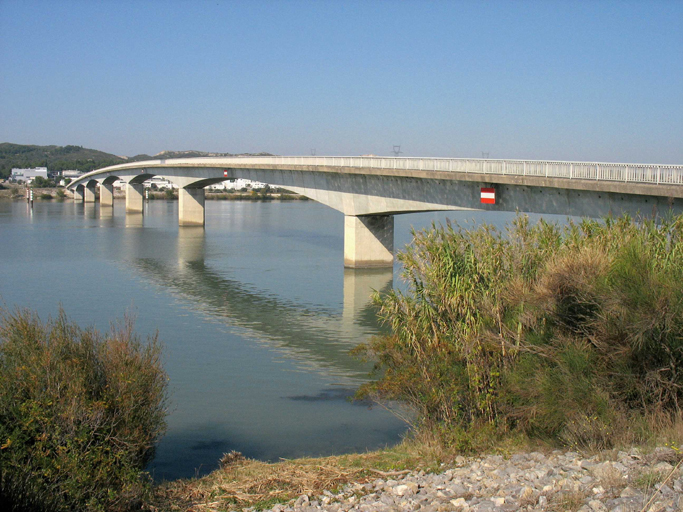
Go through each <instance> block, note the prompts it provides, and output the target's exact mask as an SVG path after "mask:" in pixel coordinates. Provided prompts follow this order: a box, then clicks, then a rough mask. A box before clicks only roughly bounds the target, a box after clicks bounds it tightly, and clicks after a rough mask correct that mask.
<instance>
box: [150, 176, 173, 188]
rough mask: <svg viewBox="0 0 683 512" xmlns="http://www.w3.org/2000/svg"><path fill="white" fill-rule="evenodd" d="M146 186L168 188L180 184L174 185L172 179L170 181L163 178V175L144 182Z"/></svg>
mask: <svg viewBox="0 0 683 512" xmlns="http://www.w3.org/2000/svg"><path fill="white" fill-rule="evenodd" d="M144 187H145V188H152V189H154V188H156V189H157V190H166V189H171V190H173V189H175V188H178V185H174V184H173V183H171V182H170V181H168V180H167V179H165V178H162V177H161V176H153V177H151V178H150V179H148V180H147V181H145V182H144Z"/></svg>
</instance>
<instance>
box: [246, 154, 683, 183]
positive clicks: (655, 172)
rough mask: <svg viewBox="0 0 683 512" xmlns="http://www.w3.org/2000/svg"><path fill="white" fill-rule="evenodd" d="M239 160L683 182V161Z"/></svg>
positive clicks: (350, 158) (363, 157) (281, 158)
mask: <svg viewBox="0 0 683 512" xmlns="http://www.w3.org/2000/svg"><path fill="white" fill-rule="evenodd" d="M239 161H241V162H244V163H254V164H280V165H315V166H327V167H357V168H372V169H399V170H421V171H447V172H461V173H468V174H470V173H471V174H503V175H515V176H539V177H546V178H566V179H581V180H600V181H623V182H636V183H653V184H658V185H659V184H671V185H683V165H656V164H620V163H604V162H560V161H545V160H491V159H478V158H473V159H468V158H391V157H365V156H362V157H347V156H276V157H239Z"/></svg>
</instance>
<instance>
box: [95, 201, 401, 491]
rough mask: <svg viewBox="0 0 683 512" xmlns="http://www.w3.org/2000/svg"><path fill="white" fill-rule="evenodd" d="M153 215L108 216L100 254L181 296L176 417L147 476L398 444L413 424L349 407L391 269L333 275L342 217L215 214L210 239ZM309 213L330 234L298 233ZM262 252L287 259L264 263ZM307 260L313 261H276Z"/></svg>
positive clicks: (175, 348) (235, 209) (169, 353)
mask: <svg viewBox="0 0 683 512" xmlns="http://www.w3.org/2000/svg"><path fill="white" fill-rule="evenodd" d="M147 206H148V207H149V211H146V212H145V215H144V217H143V215H142V214H140V215H131V214H130V213H128V214H127V215H121V214H118V216H117V215H114V217H110V216H109V215H108V214H107V212H104V213H105V214H104V215H100V216H99V226H100V227H108V226H118V227H122V228H123V229H121V230H120V234H121V238H119V239H118V240H117V241H115V242H112V241H109V242H107V243H110V244H112V245H111V246H110V247H107V248H105V249H104V251H108V252H109V253H110V254H112V255H116V256H115V259H116V261H117V262H118V263H117V264H118V265H119V266H121V267H122V268H124V267H125V271H126V272H130V271H131V270H132V271H133V273H134V274H135V275H136V276H137V277H139V278H140V279H139V281H140V282H142V283H143V286H145V287H146V288H148V289H152V290H158V292H154V293H155V294H156V293H158V294H160V295H161V296H171V297H172V298H171V299H170V300H171V303H172V304H174V306H173V308H172V309H174V310H175V311H176V315H177V317H176V318H174V319H172V320H170V321H169V320H167V317H166V316H165V315H164V314H163V313H160V317H159V322H160V327H161V338H162V341H163V342H164V344H165V345H166V347H165V354H166V358H167V363H166V366H167V369H168V371H169V374H170V376H171V388H172V401H173V403H174V404H175V407H176V409H175V410H173V411H172V413H171V415H170V416H169V432H168V434H167V435H166V436H165V437H164V438H163V439H162V441H161V443H160V446H159V449H158V451H157V458H156V459H155V461H154V462H153V464H152V467H151V469H152V471H154V473H155V475H156V477H157V478H177V477H179V476H185V477H187V476H192V475H193V474H194V473H193V471H194V469H195V468H200V467H201V470H200V473H205V472H206V471H208V470H211V469H213V468H215V467H216V465H217V461H218V459H219V458H220V457H221V455H222V454H223V453H224V452H227V451H230V450H232V449H238V450H240V451H242V452H243V453H244V454H245V455H247V456H250V457H255V458H259V459H263V460H277V459H278V458H279V457H295V456H299V455H326V454H333V453H341V452H348V451H364V450H366V449H369V448H376V447H380V446H384V445H386V444H391V443H395V442H397V441H398V440H399V439H400V435H401V433H402V432H404V431H405V429H406V427H407V425H405V423H403V422H402V421H400V420H398V419H397V418H394V417H392V416H391V415H390V414H388V413H386V412H385V411H382V410H381V408H375V409H373V410H371V411H370V410H368V406H369V405H370V404H367V403H355V404H354V403H350V402H349V401H348V399H349V398H350V397H351V396H352V394H353V392H354V391H355V389H356V388H357V387H358V385H359V384H360V383H361V382H363V381H365V380H367V378H368V374H369V372H370V370H371V365H370V364H367V363H364V362H362V361H360V360H358V359H357V358H355V357H353V356H351V355H350V354H349V351H350V349H352V348H353V347H355V346H356V345H357V344H359V343H361V342H364V341H367V340H368V339H369V338H370V337H371V336H373V335H375V334H377V333H378V332H381V327H380V326H379V325H378V321H377V318H376V314H375V310H374V307H373V306H372V304H371V299H370V296H371V293H372V291H373V290H378V291H387V290H389V289H390V288H391V287H392V285H393V270H392V269H386V268H383V269H342V268H341V267H340V266H339V265H334V264H333V262H335V261H337V260H336V258H330V257H329V255H330V254H334V255H335V256H336V254H337V253H336V251H335V249H336V247H335V244H338V243H339V242H340V240H337V238H335V237H334V236H332V240H329V239H328V237H330V235H327V234H325V233H326V232H327V233H329V224H330V221H331V224H334V223H335V222H336V221H337V220H338V219H339V216H338V215H337V214H336V213H335V212H331V211H330V210H327V209H324V207H322V206H320V205H316V204H313V203H308V204H296V205H284V204H281V205H279V206H278V205H275V204H262V205H249V206H247V205H244V206H243V205H237V204H227V203H226V204H221V205H215V208H216V210H219V211H220V216H221V219H220V220H219V221H214V226H215V227H213V228H211V227H210V228H203V227H175V226H173V224H171V223H170V222H169V219H173V216H172V215H168V213H169V212H166V211H164V210H165V209H166V205H165V204H164V203H162V202H161V201H160V202H158V204H157V203H154V204H152V203H150V204H149V205H146V207H147ZM213 209H214V205H212V210H213ZM271 210H272V211H271ZM285 210H287V211H285ZM292 210H293V211H294V212H296V213H292ZM320 210H323V211H324V213H322V214H320ZM269 212H270V213H269ZM304 212H307V213H305V215H306V216H310V215H313V216H317V217H318V218H322V220H321V222H323V223H324V225H325V226H326V227H325V228H323V229H321V230H320V231H317V232H313V233H311V232H310V231H308V230H297V229H296V228H293V227H292V226H293V225H297V224H298V223H299V221H301V217H300V216H302V215H304ZM213 213H215V211H214V212H212V214H213ZM290 215H291V216H290ZM274 217H276V218H277V220H273V219H274ZM280 217H282V218H280ZM283 219H284V220H283ZM169 224H170V226H171V228H169ZM257 226H260V227H257ZM283 226H284V227H283ZM280 229H283V230H284V231H286V232H284V233H283V232H280V231H279V230H280ZM98 231H100V232H101V233H102V234H103V235H102V236H104V233H106V232H107V231H110V230H108V229H101V230H98ZM93 235H94V236H96V237H97V236H98V234H97V233H94V234H93ZM254 237H256V238H258V239H259V242H258V243H253V242H251V241H250V240H252V239H253V238H254ZM103 243H104V240H103ZM261 244H272V247H271V251H270V253H269V254H272V253H275V254H276V255H277V257H272V256H270V255H262V257H263V259H262V260H260V259H258V258H259V255H258V253H259V250H262V245H261ZM330 246H332V247H330ZM297 248H298V250H299V251H300V252H299V254H300V255H303V256H308V255H310V254H311V251H312V252H313V253H314V254H313V255H312V256H311V258H312V259H302V260H299V259H298V258H299V257H300V256H298V255H296V256H292V255H290V254H288V255H283V254H279V253H280V252H281V251H292V250H297ZM316 257H321V258H322V259H323V260H324V263H318V262H317V260H316ZM307 267H310V272H308V271H307ZM323 274H325V275H323ZM302 281H303V282H302ZM308 287H310V295H309V293H308V290H307V288H308ZM321 287H322V288H323V289H321ZM292 288H296V289H295V290H293V289H292ZM324 288H327V289H324ZM336 290H338V291H336ZM340 292H341V293H340ZM337 293H338V294H339V295H338V296H337V297H335V295H336V294H337ZM342 293H343V297H342ZM321 295H322V296H321ZM176 306H178V307H176ZM183 310H184V311H187V312H188V313H187V315H184V314H183V313H182V311H183ZM178 311H180V313H177V312H178ZM182 317H184V318H182ZM202 318H203V319H205V320H202ZM152 323H154V322H152ZM164 323H167V325H164ZM207 326H208V327H207ZM169 329H171V330H172V331H173V332H169ZM188 333H190V334H189V335H188ZM221 333H223V334H221ZM208 408H211V409H212V411H211V412H210V413H209V412H208V411H207V409H208ZM302 438H303V441H302ZM178 461H181V462H180V464H179V462H178ZM188 468H191V469H190V472H188Z"/></svg>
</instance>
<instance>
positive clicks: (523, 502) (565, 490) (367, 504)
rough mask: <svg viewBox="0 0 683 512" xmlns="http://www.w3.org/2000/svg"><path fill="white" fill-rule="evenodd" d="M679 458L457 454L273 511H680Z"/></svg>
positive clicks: (662, 451) (682, 481) (667, 454)
mask: <svg viewBox="0 0 683 512" xmlns="http://www.w3.org/2000/svg"><path fill="white" fill-rule="evenodd" d="M680 460H681V457H680V456H679V454H678V453H677V452H676V451H674V450H673V449H670V448H666V447H660V448H657V449H656V450H654V452H652V453H649V454H644V453H642V452H640V451H639V450H638V449H636V448H634V449H631V450H630V451H629V452H623V451H622V452H618V453H612V452H608V453H602V454H599V455H595V456H593V457H590V458H584V457H581V456H580V455H579V454H578V453H575V452H566V453H564V452H560V451H555V452H552V453H550V454H547V455H546V454H542V453H538V452H532V453H524V454H515V455H513V456H511V457H510V458H507V459H506V458H503V457H501V456H486V457H479V458H465V457H457V458H456V461H455V465H454V467H451V468H449V469H445V470H444V471H443V472H441V473H425V472H423V471H419V472H413V473H409V474H406V475H401V476H393V477H391V478H386V479H377V480H375V481H374V482H371V483H368V484H358V483H356V484H350V485H348V486H346V487H345V488H344V489H343V490H342V491H341V492H338V493H336V494H334V493H331V492H329V491H325V493H323V494H322V495H321V496H305V495H304V496H300V497H299V498H298V499H296V500H292V501H291V502H289V503H287V504H279V505H276V506H274V507H273V508H272V509H270V510H271V512H295V511H297V512H314V511H319V510H325V511H331V512H346V511H361V512H399V511H400V512H402V511H413V510H415V511H417V510H420V511H425V512H441V511H463V512H475V511H481V512H483V511H505V512H508V511H516V510H520V511H521V510H557V511H564V510H572V511H579V512H603V511H609V512H641V511H646V512H673V511H681V510H683V476H682V471H681V468H680V467H679V465H678V464H679V461H680ZM244 510H245V512H252V511H253V510H254V509H253V508H249V509H244Z"/></svg>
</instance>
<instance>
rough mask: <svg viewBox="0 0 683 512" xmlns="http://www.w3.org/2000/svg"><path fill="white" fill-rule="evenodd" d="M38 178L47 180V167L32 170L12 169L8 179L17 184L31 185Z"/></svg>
mask: <svg viewBox="0 0 683 512" xmlns="http://www.w3.org/2000/svg"><path fill="white" fill-rule="evenodd" d="M38 176H40V177H41V178H43V179H47V167H34V168H32V169H12V174H11V175H10V177H9V179H10V180H11V181H15V182H17V183H31V182H32V181H33V180H34V179H36V178H37V177H38Z"/></svg>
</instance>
